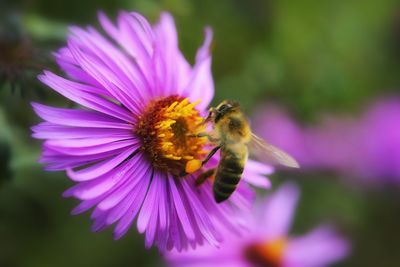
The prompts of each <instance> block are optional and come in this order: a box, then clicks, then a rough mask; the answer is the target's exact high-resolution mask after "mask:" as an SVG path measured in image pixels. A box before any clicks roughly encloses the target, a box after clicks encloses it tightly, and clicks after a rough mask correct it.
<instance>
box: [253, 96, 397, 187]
mask: <svg viewBox="0 0 400 267" xmlns="http://www.w3.org/2000/svg"><path fill="white" fill-rule="evenodd" d="M253 121H254V122H255V123H254V124H255V125H256V126H255V128H256V132H258V133H259V134H260V136H262V137H264V138H265V139H266V140H268V141H269V142H271V143H272V144H275V145H277V146H279V147H282V148H283V149H285V150H286V151H287V152H289V153H291V154H292V155H293V156H294V157H295V158H296V159H297V160H298V161H299V162H300V164H301V166H302V168H303V169H327V170H333V171H337V172H339V173H342V174H344V175H347V176H349V175H350V176H354V177H359V178H362V179H363V180H364V181H369V182H400V99H399V98H386V99H383V100H380V101H378V102H376V103H374V104H373V105H371V106H370V107H369V108H368V109H367V111H366V112H364V113H363V114H361V115H360V116H359V117H358V118H357V117H344V116H342V117H334V116H325V117H323V118H321V119H320V121H321V122H320V123H319V124H317V125H314V126H307V127H301V126H300V125H299V124H298V123H296V122H295V120H294V119H293V118H291V117H290V116H289V115H288V114H287V112H285V111H284V110H283V109H282V108H279V107H276V106H266V107H263V108H261V109H260V110H259V112H257V113H256V115H255V117H254V120H253Z"/></svg>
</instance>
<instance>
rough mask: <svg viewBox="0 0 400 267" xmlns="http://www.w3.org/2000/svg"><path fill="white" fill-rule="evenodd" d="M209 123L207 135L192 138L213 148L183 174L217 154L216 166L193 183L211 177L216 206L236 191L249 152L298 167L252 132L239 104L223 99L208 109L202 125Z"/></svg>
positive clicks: (193, 162) (286, 155)
mask: <svg viewBox="0 0 400 267" xmlns="http://www.w3.org/2000/svg"><path fill="white" fill-rule="evenodd" d="M209 122H211V123H212V130H211V131H210V132H207V133H206V132H204V133H198V134H196V135H193V137H207V138H208V140H209V141H210V142H211V143H212V144H214V145H215V147H214V148H213V149H212V150H211V151H210V153H209V154H208V155H207V157H206V158H205V159H204V160H203V161H202V162H200V163H198V162H196V161H192V162H190V161H189V162H188V164H187V165H186V173H193V172H195V171H197V170H198V169H200V168H201V167H202V166H203V165H205V164H206V163H207V162H208V161H209V160H210V159H211V158H212V157H213V156H214V154H215V153H216V152H217V151H218V150H221V151H220V160H219V163H218V166H217V167H216V168H213V169H209V170H206V171H204V172H203V173H201V174H200V175H199V176H198V177H197V179H196V184H197V185H200V184H202V183H203V182H204V181H206V180H207V179H208V178H210V177H212V176H214V184H213V195H214V198H215V201H216V202H217V203H221V202H223V201H225V200H227V199H228V198H229V197H230V196H231V195H232V193H233V192H234V191H235V189H236V187H237V185H238V183H239V181H240V179H241V177H242V173H243V170H244V167H245V164H246V161H247V159H248V157H249V152H250V151H251V152H252V153H253V154H254V155H255V156H257V157H258V158H260V159H262V160H263V161H266V162H269V163H272V164H280V165H283V166H286V167H291V168H298V167H299V164H298V163H297V161H296V160H295V159H294V158H292V157H291V156H290V155H288V154H287V153H286V152H284V151H282V150H281V149H279V148H277V147H275V146H273V145H271V144H268V143H267V142H265V141H264V140H263V139H261V138H260V137H258V136H256V135H255V134H254V133H252V131H251V129H250V126H249V123H248V121H247V119H246V117H245V115H244V113H243V112H242V111H241V108H240V105H239V103H237V102H235V101H232V100H224V101H222V102H221V103H220V104H219V105H218V106H217V107H212V108H210V110H209V114H208V117H207V118H206V119H205V120H204V122H203V123H209Z"/></svg>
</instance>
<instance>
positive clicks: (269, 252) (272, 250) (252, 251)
mask: <svg viewBox="0 0 400 267" xmlns="http://www.w3.org/2000/svg"><path fill="white" fill-rule="evenodd" d="M286 245H287V240H286V239H285V238H278V239H275V240H272V241H268V242H266V243H254V244H251V245H249V246H247V247H246V249H245V252H244V253H245V258H246V259H247V260H248V261H249V262H250V263H251V264H253V265H254V266H257V267H281V266H283V256H284V252H285V248H286Z"/></svg>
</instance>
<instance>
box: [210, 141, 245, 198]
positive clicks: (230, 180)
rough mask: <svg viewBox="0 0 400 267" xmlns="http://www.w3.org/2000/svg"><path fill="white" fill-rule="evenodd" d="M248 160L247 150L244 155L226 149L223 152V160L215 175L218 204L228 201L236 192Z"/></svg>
mask: <svg viewBox="0 0 400 267" xmlns="http://www.w3.org/2000/svg"><path fill="white" fill-rule="evenodd" d="M246 159H247V149H246V148H244V149H243V151H242V153H239V154H238V153H233V152H232V151H230V150H228V149H227V148H226V147H224V148H222V150H221V160H220V162H219V165H218V169H217V172H216V174H215V181H214V187H213V192H214V198H215V200H216V202H217V203H220V202H222V201H224V200H227V199H228V198H229V197H230V196H231V195H232V193H233V192H234V191H235V189H236V186H237V184H238V183H239V181H240V178H241V177H242V173H243V169H244V164H245V161H246Z"/></svg>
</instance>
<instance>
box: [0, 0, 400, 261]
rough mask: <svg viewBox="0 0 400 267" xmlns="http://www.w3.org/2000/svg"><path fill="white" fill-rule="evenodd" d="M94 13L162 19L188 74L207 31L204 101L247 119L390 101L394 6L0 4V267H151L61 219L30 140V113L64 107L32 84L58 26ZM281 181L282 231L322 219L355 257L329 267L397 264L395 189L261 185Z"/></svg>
mask: <svg viewBox="0 0 400 267" xmlns="http://www.w3.org/2000/svg"><path fill="white" fill-rule="evenodd" d="M100 9H101V10H103V11H105V12H106V13H107V14H108V15H109V16H110V17H113V18H114V17H115V15H116V14H117V12H118V10H120V9H126V10H137V11H139V12H141V13H143V14H144V15H145V16H146V17H148V18H149V19H150V20H151V21H152V22H155V21H156V20H157V18H158V15H159V13H160V12H161V11H163V10H167V11H169V12H171V13H172V14H173V15H174V17H175V19H176V25H177V28H178V31H179V38H180V47H181V49H182V50H183V51H184V54H185V55H186V56H187V58H189V59H190V61H191V62H193V57H194V54H195V51H196V49H197V47H198V46H199V44H200V43H201V41H202V38H203V34H202V29H203V27H204V26H205V25H210V26H212V28H213V29H214V36H215V39H214V45H213V73H214V79H215V83H216V98H215V102H218V101H220V100H222V99H226V98H231V99H238V100H240V102H241V104H242V105H243V106H244V107H245V110H246V112H247V113H248V114H249V115H251V114H252V111H253V110H254V109H255V108H256V107H257V106H259V105H261V104H262V103H264V102H266V101H268V102H274V103H280V104H282V105H284V106H285V107H287V108H288V109H289V110H290V111H291V112H292V114H294V116H295V117H296V118H297V119H298V120H300V121H302V122H305V123H313V121H314V120H315V119H316V118H317V117H318V115H319V114H321V113H325V112H330V113H333V114H357V113H358V112H359V111H360V110H361V109H362V107H364V106H365V105H366V104H367V103H369V102H371V101H373V99H375V98H377V97H379V96H382V95H394V94H399V93H400V91H399V89H400V2H399V1H398V0H381V1H372V0H365V1H359V0H346V1H344V0H338V1H317V0H301V1H289V0H280V1H270V0H268V1H262V0H252V1H244V0H242V1H240V0H232V1H228V0H219V1H212V0H203V1H195V0H191V1H185V0H164V1H154V0H114V1H109V0H84V1H82V0H68V1H67V0H62V1H61V0H60V1H53V0H26V1H7V0H6V1H5V0H1V1H0V73H2V74H3V75H2V76H0V266H1V267H3V266H4V267H8V266H10V267H13V266H38V267H39V266H160V265H162V264H163V263H162V260H161V258H160V257H159V255H158V252H157V251H156V250H155V249H151V250H145V249H144V246H143V244H144V241H143V238H142V237H141V236H139V235H138V234H137V233H136V230H135V229H132V230H131V231H130V232H129V234H128V235H127V236H125V237H124V238H123V239H122V240H120V241H113V239H112V236H111V231H110V230H108V231H105V232H103V233H97V234H93V233H91V232H90V219H89V216H88V214H85V215H81V216H74V217H73V216H70V215H69V210H71V209H72V207H73V206H74V205H76V204H77V202H76V201H75V200H72V199H63V198H62V197H61V193H62V192H63V191H64V190H65V189H66V188H67V187H69V186H71V185H72V183H71V182H69V181H68V180H67V178H66V175H65V174H64V173H52V172H45V171H43V170H42V167H41V166H40V165H39V164H38V163H37V158H38V156H39V151H40V143H39V142H37V141H34V140H32V139H31V138H30V129H29V128H30V127H31V126H32V125H34V124H35V123H37V122H38V121H39V120H38V118H36V117H35V116H34V114H33V112H32V110H31V108H30V105H29V102H30V101H39V102H42V103H47V104H54V103H62V101H63V99H61V98H60V97H58V96H56V95H55V94H54V93H52V92H50V90H47V89H45V88H44V87H43V86H41V85H40V84H39V83H38V82H37V81H36V79H35V76H36V75H37V74H38V72H39V71H40V69H42V68H54V62H52V58H51V55H50V52H51V51H54V50H55V49H56V48H58V47H60V46H62V45H63V42H64V40H65V33H66V31H67V27H68V25H70V24H77V25H87V24H95V25H98V24H97V19H96V12H97V11H98V10H100ZM21 51H22V52H21ZM14 53H15V54H16V55H20V56H12V55H14ZM21 54H22V56H21ZM64 103H65V102H64ZM343 134H346V133H343ZM288 178H291V179H294V180H296V181H298V183H299V184H300V186H301V188H302V191H303V193H302V199H301V202H300V207H299V209H298V212H297V216H296V220H295V226H294V233H303V232H305V231H307V230H309V229H311V228H312V227H314V226H316V225H318V224H319V223H321V222H325V221H333V222H334V223H336V225H337V226H338V228H339V229H340V230H341V232H343V233H344V234H345V235H346V236H348V238H349V239H350V240H351V242H352V246H353V249H352V253H351V255H350V257H349V258H348V259H347V260H345V261H343V262H341V263H338V264H337V266H362V267H367V266H374V267H376V266H384V267H391V266H393V267H395V266H400V246H399V239H400V229H399V225H400V194H399V190H398V189H399V188H398V187H393V186H392V187H390V186H387V187H385V186H382V187H379V188H374V187H366V186H361V185H360V186H358V185H349V184H348V183H345V182H343V179H340V177H338V176H335V175H333V174H332V173H310V172H309V173H306V174H301V173H298V174H295V175H294V174H290V175H289V174H285V173H279V174H276V175H273V176H272V180H273V182H274V185H277V184H279V183H280V182H281V181H283V180H285V179H288Z"/></svg>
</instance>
